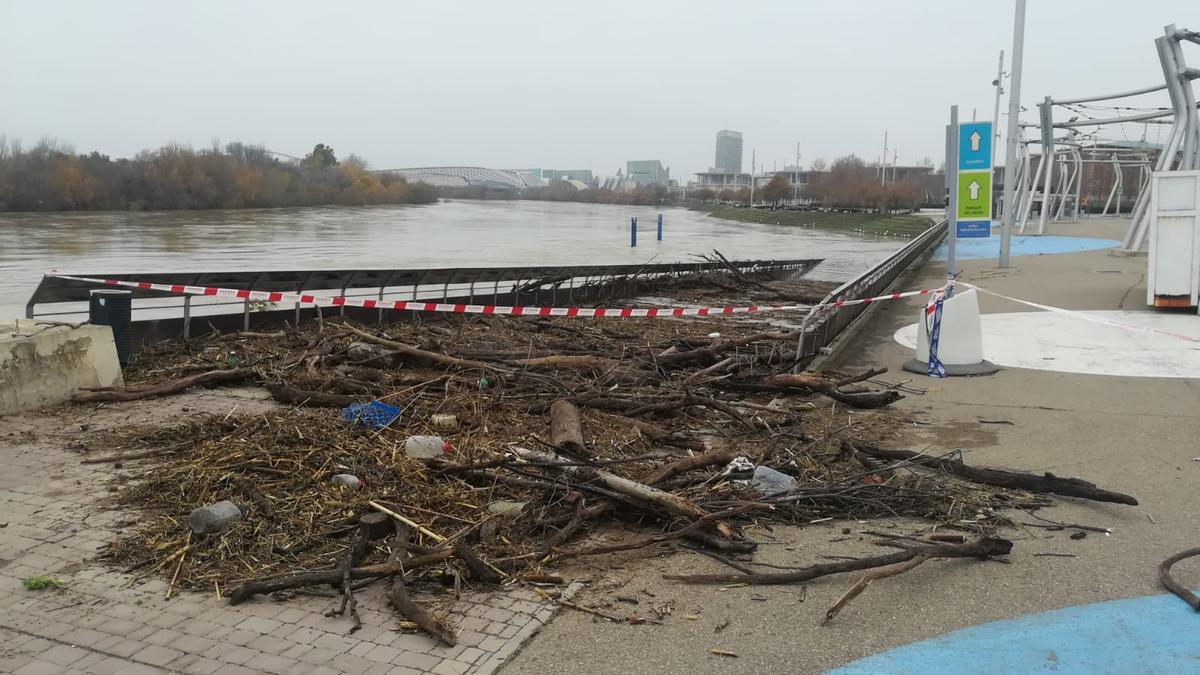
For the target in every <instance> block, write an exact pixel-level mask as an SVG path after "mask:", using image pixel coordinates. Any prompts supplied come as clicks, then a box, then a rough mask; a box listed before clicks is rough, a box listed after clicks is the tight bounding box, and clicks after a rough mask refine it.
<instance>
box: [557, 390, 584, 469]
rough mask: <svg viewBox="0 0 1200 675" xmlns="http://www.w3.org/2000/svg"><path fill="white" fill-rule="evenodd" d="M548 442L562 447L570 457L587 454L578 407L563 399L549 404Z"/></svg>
mask: <svg viewBox="0 0 1200 675" xmlns="http://www.w3.org/2000/svg"><path fill="white" fill-rule="evenodd" d="M550 443H551V444H553V445H555V446H556V447H559V448H562V449H563V450H565V451H566V452H567V454H569V455H571V456H572V457H583V456H587V454H588V452H587V446H586V445H585V444H584V442H583V423H582V422H580V420H579V409H578V408H576V407H575V405H574V404H573V403H571V402H570V401H567V400H565V399H559V400H557V401H555V402H554V403H552V404H550Z"/></svg>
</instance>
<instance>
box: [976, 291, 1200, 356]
mask: <svg viewBox="0 0 1200 675" xmlns="http://www.w3.org/2000/svg"><path fill="white" fill-rule="evenodd" d="M955 283H956V284H957V285H959V286H965V287H966V288H973V289H975V290H977V291H979V292H980V293H987V294H988V295H992V296H995V297H997V298H1000V299H1002V300H1010V301H1012V302H1015V303H1017V304H1021V305H1026V306H1028V307H1034V308H1037V309H1041V310H1045V311H1047V312H1054V313H1055V314H1062V315H1064V316H1070V317H1073V318H1076V319H1079V320H1081V321H1090V322H1092V323H1098V324H1100V325H1102V326H1111V327H1113V328H1122V329H1124V330H1128V331H1133V332H1136V333H1148V334H1150V335H1162V336H1164V337H1169V338H1175V339H1176V340H1186V341H1188V342H1200V337H1196V336H1194V335H1185V334H1183V333H1175V332H1172V331H1169V330H1162V329H1161V328H1150V327H1149V326H1139V325H1137V324H1133V323H1126V322H1124V321H1115V320H1113V319H1105V318H1104V317H1100V316H1095V315H1093V314H1087V313H1085V312H1077V311H1075V310H1071V309H1063V308H1062V307H1055V306H1053V305H1043V304H1041V303H1039V302H1032V301H1029V300H1022V299H1020V298H1014V297H1011V296H1008V295H1002V294H1000V293H997V292H995V291H989V290H988V289H986V288H980V287H979V286H976V285H974V284H968V283H966V282H965V281H956V282H955Z"/></svg>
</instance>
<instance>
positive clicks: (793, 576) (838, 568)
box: [663, 537, 1013, 585]
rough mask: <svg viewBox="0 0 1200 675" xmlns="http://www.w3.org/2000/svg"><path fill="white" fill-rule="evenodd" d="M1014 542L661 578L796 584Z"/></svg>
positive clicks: (987, 552) (994, 550)
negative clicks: (786, 569) (751, 571)
mask: <svg viewBox="0 0 1200 675" xmlns="http://www.w3.org/2000/svg"><path fill="white" fill-rule="evenodd" d="M1012 546H1013V543H1012V542H1011V541H1009V540H1007V539H1000V538H997V537H981V538H979V539H976V540H975V541H972V542H968V543H966V544H929V545H926V546H913V547H911V548H904V549H901V550H899V551H896V552H895V553H888V554H886V555H877V556H871V557H869V558H859V559H857V560H845V561H841V562H832V563H819V564H816V565H809V566H808V567H804V568H801V569H798V570H796V571H794V572H775V573H770V574H757V573H756V574H665V575H663V578H664V579H672V580H674V581H686V582H688V583H692V584H728V583H744V584H757V585H773V584H798V583H803V582H805V581H811V580H813V579H817V578H820V577H824V576H829V575H831V574H841V573H843V572H857V571H859V570H866V569H871V568H874V567H887V566H889V565H896V564H899V563H902V562H907V561H909V560H912V559H914V558H917V557H922V558H987V557H990V556H994V555H1007V554H1008V553H1009V552H1010V551H1012Z"/></svg>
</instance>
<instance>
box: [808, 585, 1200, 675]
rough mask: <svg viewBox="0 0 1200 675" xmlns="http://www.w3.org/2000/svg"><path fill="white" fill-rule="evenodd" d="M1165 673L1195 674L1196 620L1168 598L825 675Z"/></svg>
mask: <svg viewBox="0 0 1200 675" xmlns="http://www.w3.org/2000/svg"><path fill="white" fill-rule="evenodd" d="M1041 672H1055V673H1068V674H1071V673H1080V674H1083V673H1086V674H1088V675H1109V674H1112V675H1118V674H1120V675H1126V674H1128V673H1138V674H1145V675H1160V674H1161V675H1166V674H1168V673H1169V674H1172V675H1174V674H1175V673H1196V672H1200V614H1198V613H1197V612H1195V611H1193V610H1192V608H1191V607H1189V606H1188V605H1187V604H1185V603H1184V602H1183V601H1182V600H1180V599H1179V598H1177V597H1175V596H1174V595H1156V596H1148V597H1142V598H1131V599H1129V600H1111V601H1109V602H1100V603H1096V604H1092V605H1080V606H1078V607H1067V608H1065V609H1058V610H1054V611H1051V612H1042V613H1040V614H1030V615H1027V616H1022V617H1018V618H1016V619H1008V620H1006V621H993V622H992V623H985V624H982V625H979V626H972V627H970V628H964V629H962V630H957V631H954V632H953V633H947V634H945V635H942V636H939V637H936V638H931V639H929V640H925V641H923V642H916V643H913V644H910V645H905V646H903V647H897V648H896V649H892V650H890V651H886V652H883V653H881V654H876V655H874V656H869V657H867V658H865V659H861V660H859V661H855V662H854V663H851V664H849V665H847V666H845V667H843V668H838V669H836V670H832V671H829V673H830V675H868V674H869V675H909V674H910V675H943V674H950V673H954V674H955V675H957V674H959V673H971V675H1002V674H1003V675H1008V674H1009V673H1041Z"/></svg>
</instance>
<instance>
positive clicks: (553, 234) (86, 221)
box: [0, 200, 907, 319]
mask: <svg viewBox="0 0 1200 675" xmlns="http://www.w3.org/2000/svg"><path fill="white" fill-rule="evenodd" d="M660 211H661V212H662V213H663V215H664V222H665V227H664V238H663V241H661V242H659V241H655V220H656V216H657V214H658V213H659V212H660ZM631 216H636V217H637V218H638V246H637V248H631V247H630V246H629V218H630V217H631ZM906 241H907V240H905V239H900V238H892V237H877V236H866V237H864V236H859V235H854V234H843V233H840V232H829V231H824V230H819V229H809V228H804V227H793V226H778V225H759V224H752V223H740V222H734V221H728V220H722V219H719V218H711V217H709V216H708V215H706V214H704V213H700V212H695V211H688V210H686V209H680V208H667V209H655V208H654V207H641V206H616V205H606V204H575V203H564V202H534V201H506V202H501V201H486V202H485V201H468V200H455V201H450V202H442V203H439V204H432V205H428V206H371V207H358V208H356V207H310V208H294V209H239V210H216V211H157V212H103V213H92V212H72V213H4V214H0V319H5V318H15V317H20V316H24V312H25V302H26V300H28V299H29V296H30V294H31V293H32V292H33V290H34V288H35V287H36V286H37V284H38V280H39V279H40V278H41V276H42V275H43V274H44V273H45V272H46V271H47V270H51V269H55V270H59V271H62V272H76V273H90V274H93V275H102V274H105V273H109V272H169V271H176V270H178V271H209V270H269V269H298V268H301V269H303V268H371V267H380V268H387V267H444V266H445V267H452V266H464V267H470V266H497V265H568V264H605V263H612V264H616V263H644V262H649V261H654V262H676V261H684V260H690V259H692V258H691V256H692V255H694V254H700V253H706V252H709V251H711V250H712V249H714V248H715V249H719V250H720V251H721V252H722V253H724V254H725V255H726V256H727V257H729V258H825V260H826V262H824V263H823V264H822V265H820V266H819V267H818V268H817V269H816V270H815V271H814V272H813V273H811V274H810V276H812V277H813V278H818V279H823V280H831V281H840V280H844V279H848V278H851V277H853V276H854V275H856V274H858V273H859V272H861V271H863V270H865V269H867V268H869V267H870V266H871V265H872V264H874V263H875V262H877V261H879V260H880V259H882V258H884V257H886V256H887V255H888V254H890V253H891V252H893V251H895V250H896V249H897V248H899V247H900V246H903V245H904V243H905V242H906Z"/></svg>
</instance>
